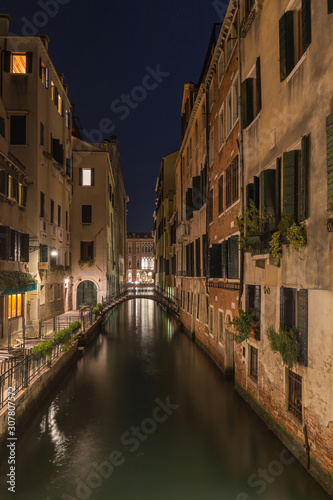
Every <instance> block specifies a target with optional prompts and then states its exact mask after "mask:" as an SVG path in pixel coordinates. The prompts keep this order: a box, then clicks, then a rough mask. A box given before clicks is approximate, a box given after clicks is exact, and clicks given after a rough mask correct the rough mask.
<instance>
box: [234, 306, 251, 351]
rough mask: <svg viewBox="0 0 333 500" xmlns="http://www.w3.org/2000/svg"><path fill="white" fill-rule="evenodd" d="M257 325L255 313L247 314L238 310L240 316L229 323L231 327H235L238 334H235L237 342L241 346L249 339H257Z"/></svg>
mask: <svg viewBox="0 0 333 500" xmlns="http://www.w3.org/2000/svg"><path fill="white" fill-rule="evenodd" d="M257 324H258V323H256V322H255V321H254V319H253V311H252V312H246V311H244V310H243V309H238V316H236V317H235V318H234V319H233V320H232V321H231V322H230V323H229V326H233V327H234V329H235V330H236V332H237V333H235V334H234V340H235V342H236V343H237V344H241V343H242V342H244V340H247V339H248V338H249V337H252V338H255V329H256V326H257Z"/></svg>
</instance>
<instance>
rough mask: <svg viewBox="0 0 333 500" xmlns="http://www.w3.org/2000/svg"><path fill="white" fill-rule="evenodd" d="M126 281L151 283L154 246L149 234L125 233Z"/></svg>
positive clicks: (153, 267)
mask: <svg viewBox="0 0 333 500" xmlns="http://www.w3.org/2000/svg"><path fill="white" fill-rule="evenodd" d="M126 249H127V260H126V262H127V281H128V282H129V283H130V282H133V281H138V282H140V281H143V282H147V283H153V282H154V279H155V245H154V239H153V237H152V233H151V232H140V233H127V245H126Z"/></svg>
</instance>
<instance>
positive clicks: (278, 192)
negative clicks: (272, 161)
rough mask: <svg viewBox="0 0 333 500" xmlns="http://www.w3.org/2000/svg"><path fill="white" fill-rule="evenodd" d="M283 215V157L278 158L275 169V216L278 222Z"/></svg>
mask: <svg viewBox="0 0 333 500" xmlns="http://www.w3.org/2000/svg"><path fill="white" fill-rule="evenodd" d="M280 216H281V158H277V159H276V170H275V217H276V222H278V220H279V218H280Z"/></svg>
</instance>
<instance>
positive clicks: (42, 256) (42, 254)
mask: <svg viewBox="0 0 333 500" xmlns="http://www.w3.org/2000/svg"><path fill="white" fill-rule="evenodd" d="M48 255H49V254H48V246H47V245H40V246H39V262H48V261H49V257H48Z"/></svg>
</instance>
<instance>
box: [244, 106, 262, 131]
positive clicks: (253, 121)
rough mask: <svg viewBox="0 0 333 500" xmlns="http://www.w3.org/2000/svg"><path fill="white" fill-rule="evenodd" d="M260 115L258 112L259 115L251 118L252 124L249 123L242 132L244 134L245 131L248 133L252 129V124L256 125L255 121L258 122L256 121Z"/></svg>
mask: <svg viewBox="0 0 333 500" xmlns="http://www.w3.org/2000/svg"><path fill="white" fill-rule="evenodd" d="M260 114H261V111H259V113H258V114H257V116H255V117H254V118H253V120H252V122H251V123H249V125H248V126H247V127H245V128H244V129H243V130H244V132H247V131H248V130H249V129H250V128H251V127H252V125H253V124H254V123H256V121H258V120H259V118H260Z"/></svg>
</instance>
